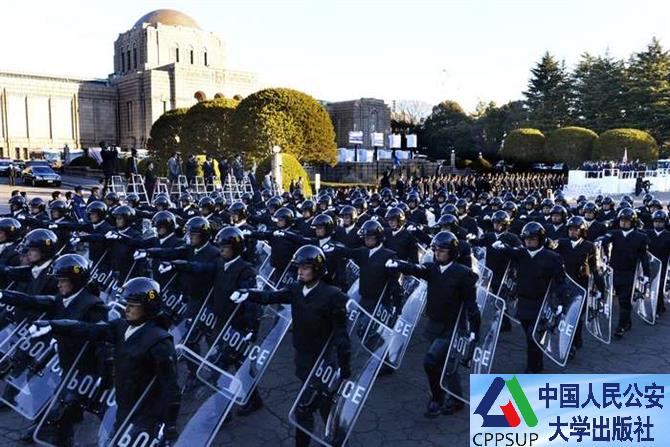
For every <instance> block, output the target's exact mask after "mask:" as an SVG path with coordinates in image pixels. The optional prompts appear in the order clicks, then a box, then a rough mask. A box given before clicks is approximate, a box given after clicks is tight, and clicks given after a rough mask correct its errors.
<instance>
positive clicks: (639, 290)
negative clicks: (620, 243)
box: [631, 254, 662, 324]
mask: <svg viewBox="0 0 670 447" xmlns="http://www.w3.org/2000/svg"><path fill="white" fill-rule="evenodd" d="M661 267H662V264H661V261H660V260H659V259H658V258H657V257H655V256H654V255H652V254H649V281H648V282H647V283H646V284H644V283H643V282H642V278H643V276H644V272H643V270H642V264H641V263H639V262H638V263H637V268H636V269H635V281H634V283H633V294H632V296H631V303H632V304H633V311H634V312H635V313H636V314H637V316H638V317H640V318H641V319H642V321H644V322H645V323H648V324H656V305H657V304H658V291H659V287H660V283H661Z"/></svg>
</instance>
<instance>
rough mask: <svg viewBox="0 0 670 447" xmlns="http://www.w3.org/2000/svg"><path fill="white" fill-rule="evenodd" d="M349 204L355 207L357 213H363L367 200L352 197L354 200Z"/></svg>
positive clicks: (366, 206) (366, 207)
mask: <svg viewBox="0 0 670 447" xmlns="http://www.w3.org/2000/svg"><path fill="white" fill-rule="evenodd" d="M351 204H352V205H353V207H354V208H356V210H357V211H358V212H359V213H364V212H365V210H367V209H368V202H366V201H365V199H364V198H362V197H361V198H358V199H354V201H353V202H351Z"/></svg>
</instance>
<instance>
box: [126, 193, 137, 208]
mask: <svg viewBox="0 0 670 447" xmlns="http://www.w3.org/2000/svg"><path fill="white" fill-rule="evenodd" d="M126 204H127V205H128V206H130V207H131V208H137V207H138V206H140V196H139V195H138V194H137V193H134V192H131V193H130V194H128V195H127V196H126Z"/></svg>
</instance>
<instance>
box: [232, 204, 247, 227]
mask: <svg viewBox="0 0 670 447" xmlns="http://www.w3.org/2000/svg"><path fill="white" fill-rule="evenodd" d="M228 212H229V213H230V216H231V217H232V218H233V221H234V222H235V223H237V222H240V221H243V220H244V219H246V218H247V206H246V205H245V204H244V202H235V203H233V204H232V205H230V208H228Z"/></svg>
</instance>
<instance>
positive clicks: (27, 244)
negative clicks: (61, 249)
mask: <svg viewBox="0 0 670 447" xmlns="http://www.w3.org/2000/svg"><path fill="white" fill-rule="evenodd" d="M56 244H58V237H56V234H55V233H54V232H53V231H51V230H46V229H44V228H38V229H36V230H32V231H31V232H29V233H28V234H26V237H24V238H23V241H21V245H20V246H19V252H21V253H28V250H30V249H31V248H35V249H37V250H39V251H40V253H41V254H42V259H41V260H40V261H41V262H44V261H46V260H47V259H51V258H53V257H54V255H55V254H56Z"/></svg>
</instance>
